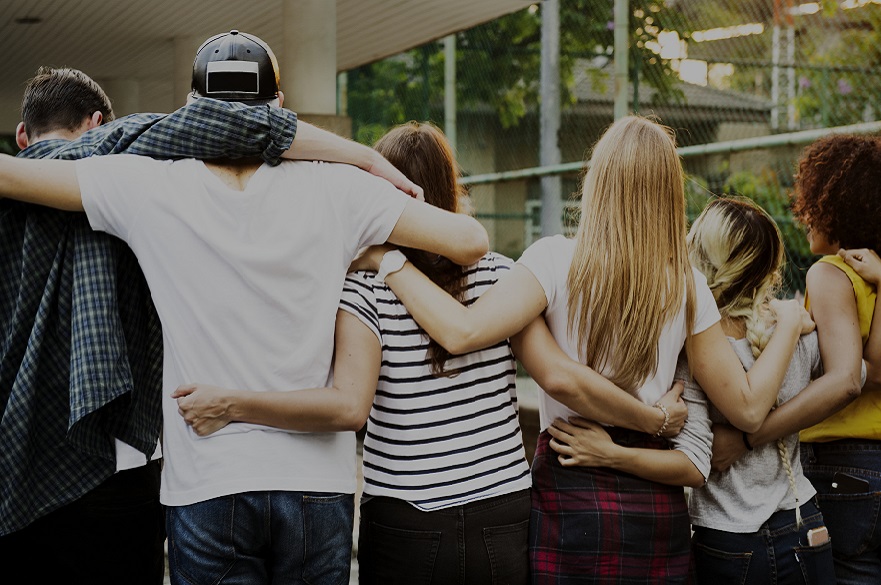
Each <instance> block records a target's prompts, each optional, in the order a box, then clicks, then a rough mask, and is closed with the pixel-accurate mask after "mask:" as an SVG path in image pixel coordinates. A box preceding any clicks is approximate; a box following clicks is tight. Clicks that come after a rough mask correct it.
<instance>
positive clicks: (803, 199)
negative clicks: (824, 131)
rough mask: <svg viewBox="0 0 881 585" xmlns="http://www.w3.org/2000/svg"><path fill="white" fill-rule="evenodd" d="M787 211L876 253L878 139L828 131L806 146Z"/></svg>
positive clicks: (880, 185)
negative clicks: (789, 210)
mask: <svg viewBox="0 0 881 585" xmlns="http://www.w3.org/2000/svg"><path fill="white" fill-rule="evenodd" d="M792 211H793V215H794V216H795V218H796V219H798V220H799V221H800V222H802V223H803V224H806V225H808V226H810V228H811V229H812V230H814V231H816V232H818V233H821V234H823V235H824V236H826V238H827V239H828V240H829V241H830V242H835V241H837V242H838V243H839V245H840V246H841V247H842V248H871V249H873V250H875V251H876V252H879V253H881V230H879V229H878V225H879V223H881V139H879V138H877V137H875V136H842V135H838V136H828V137H826V138H821V139H820V140H817V141H816V142H814V143H813V144H811V145H810V146H808V147H807V148H805V150H804V152H803V153H802V156H801V159H800V160H799V164H798V173H797V174H796V177H795V190H794V194H793V206H792Z"/></svg>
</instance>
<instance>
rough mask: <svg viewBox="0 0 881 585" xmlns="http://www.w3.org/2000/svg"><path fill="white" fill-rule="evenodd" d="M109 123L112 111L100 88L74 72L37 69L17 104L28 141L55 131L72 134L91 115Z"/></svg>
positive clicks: (87, 78) (64, 68)
mask: <svg viewBox="0 0 881 585" xmlns="http://www.w3.org/2000/svg"><path fill="white" fill-rule="evenodd" d="M95 112H101V114H102V116H103V118H104V121H105V122H107V121H110V120H113V108H112V107H111V105H110V100H109V99H108V97H107V94H105V93H104V90H103V89H101V86H100V85H98V84H97V83H95V82H94V81H93V80H92V78H91V77H89V76H88V75H86V74H85V73H83V72H82V71H79V70H77V69H69V68H66V67H63V68H58V69H56V68H53V67H40V69H38V70H37V74H36V76H34V77H33V78H32V79H30V80H29V81H28V83H27V86H26V87H25V90H24V97H23V98H22V101H21V120H22V122H24V126H25V130H26V132H27V135H28V138H30V139H33V138H34V137H35V136H39V135H41V134H46V133H48V132H54V131H58V130H67V131H73V130H76V129H77V128H80V127H81V126H82V125H83V121H84V120H86V119H88V118H89V117H90V116H91V115H92V114H93V113H95Z"/></svg>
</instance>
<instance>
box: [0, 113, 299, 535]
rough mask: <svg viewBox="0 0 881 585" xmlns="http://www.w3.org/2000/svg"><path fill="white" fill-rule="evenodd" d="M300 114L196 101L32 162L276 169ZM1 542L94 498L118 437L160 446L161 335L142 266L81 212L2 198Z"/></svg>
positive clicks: (93, 134)
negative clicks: (101, 159)
mask: <svg viewBox="0 0 881 585" xmlns="http://www.w3.org/2000/svg"><path fill="white" fill-rule="evenodd" d="M295 133H296V114H294V113H293V112H290V111H287V110H281V109H279V108H270V107H269V106H260V107H248V106H245V105H243V104H237V103H229V102H220V101H216V100H210V99H200V100H197V101H196V102H194V103H193V104H192V105H190V106H187V107H186V108H183V109H181V110H178V111H177V112H174V113H172V114H169V115H158V114H137V115H133V116H127V117H125V118H122V119H120V120H118V121H115V122H112V123H110V124H108V125H106V126H101V127H99V128H96V129H94V130H92V131H90V132H88V133H86V134H85V135H84V136H83V137H82V138H81V139H80V140H77V141H74V142H65V141H57V140H52V141H44V142H38V143H37V144H34V145H32V146H31V147H29V148H27V149H25V150H24V151H22V152H21V153H19V156H23V157H29V158H64V159H76V158H82V157H85V156H91V155H96V154H112V153H118V152H127V153H131V154H141V155H149V156H154V157H157V158H181V157H187V156H191V157H197V158H218V157H235V156H247V155H250V156H255V155H260V156H262V157H263V158H264V160H266V161H267V162H268V163H269V164H278V162H279V159H280V156H281V154H282V153H283V152H284V151H285V150H287V149H288V148H289V147H290V145H291V143H292V142H293V138H294V135H295ZM0 250H2V253H0V534H8V533H10V532H14V531H15V530H18V529H21V528H23V527H25V526H27V525H28V524H29V523H30V522H32V521H33V520H35V519H36V518H39V517H40V516H43V515H45V514H47V513H48V512H51V511H52V510H54V509H57V508H59V507H61V506H63V505H65V504H67V503H69V502H71V501H73V500H75V499H77V498H79V497H80V496H82V495H83V494H85V493H87V492H88V491H90V490H92V489H93V488H95V487H96V486H98V485H99V484H100V483H101V482H103V481H104V480H106V479H107V478H109V477H110V476H111V475H112V474H113V473H114V472H115V470H116V462H115V448H114V443H113V439H114V438H118V439H121V440H123V441H125V442H126V443H128V444H130V445H132V446H133V447H135V448H137V449H138V450H140V451H142V452H143V453H144V454H145V461H146V457H147V456H149V455H150V454H151V453H152V452H153V450H154V449H155V446H156V442H157V439H158V437H159V432H160V428H161V424H162V420H161V406H160V405H161V387H162V334H161V330H160V327H159V320H158V317H157V315H156V312H155V310H154V308H153V304H152V301H151V297H150V291H149V289H148V288H147V285H146V282H145V281H144V277H143V275H142V274H141V271H140V268H139V267H138V263H137V259H136V258H135V257H134V255H133V254H132V252H131V251H130V250H129V248H128V247H127V246H126V245H125V244H124V243H123V242H121V241H120V240H117V239H116V238H113V237H111V236H108V235H106V234H102V233H97V232H93V231H92V230H91V228H90V227H89V223H88V220H87V218H86V216H85V214H82V213H68V212H61V211H55V210H51V209H47V208H43V207H39V206H34V205H26V204H21V203H16V202H12V201H8V200H2V199H0Z"/></svg>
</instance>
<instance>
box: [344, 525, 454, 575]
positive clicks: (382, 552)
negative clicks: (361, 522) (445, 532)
mask: <svg viewBox="0 0 881 585" xmlns="http://www.w3.org/2000/svg"><path fill="white" fill-rule="evenodd" d="M440 541H441V533H440V532H439V531H434V530H403V529H400V528H392V527H391V526H384V525H382V524H378V523H376V522H368V523H367V534H365V535H364V537H363V538H361V541H360V542H361V543H362V545H363V546H362V547H361V548H359V550H358V563H359V567H360V568H359V576H360V582H361V584H362V585H368V584H377V585H393V584H396V583H400V584H401V585H405V584H406V585H426V584H428V583H431V578H432V575H433V574H434V564H435V561H436V559H437V551H438V548H440Z"/></svg>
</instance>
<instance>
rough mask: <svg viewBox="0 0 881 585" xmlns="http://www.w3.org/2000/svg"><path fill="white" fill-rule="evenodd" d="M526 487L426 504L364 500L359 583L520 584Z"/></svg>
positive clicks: (524, 577) (524, 573)
mask: <svg viewBox="0 0 881 585" xmlns="http://www.w3.org/2000/svg"><path fill="white" fill-rule="evenodd" d="M529 509H530V496H529V490H523V491H520V492H515V493H513V494H506V495H503V496H497V497H495V498H488V499H486V500H479V501H477V502H471V503H469V504H464V505H462V506H453V507H451V508H444V509H442V510H434V511H431V512H423V511H421V510H418V509H417V508H415V507H413V506H412V505H410V504H408V503H407V502H405V501H403V500H396V499H394V498H383V497H374V498H370V499H369V500H367V501H365V502H362V504H361V527H360V533H359V537H358V575H359V577H360V583H361V585H395V584H399V585H463V584H466V583H467V584H473V585H497V584H499V585H501V584H505V585H525V584H526V583H527V581H528V579H529V567H528V564H527V557H526V541H527V537H528V535H529Z"/></svg>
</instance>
